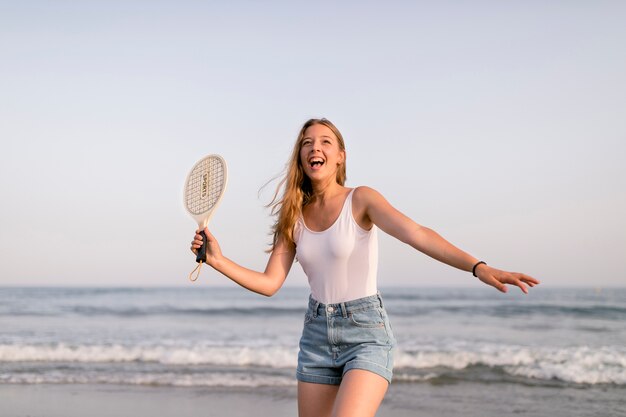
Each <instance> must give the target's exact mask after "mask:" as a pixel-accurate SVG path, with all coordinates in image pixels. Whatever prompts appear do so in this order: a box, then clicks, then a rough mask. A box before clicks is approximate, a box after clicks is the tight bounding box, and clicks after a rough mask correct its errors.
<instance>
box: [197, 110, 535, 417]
mask: <svg viewBox="0 0 626 417" xmlns="http://www.w3.org/2000/svg"><path fill="white" fill-rule="evenodd" d="M345 180H346V149H345V145H344V141H343V137H342V136H341V133H340V132H339V130H337V128H336V127H335V126H334V125H333V124H332V123H331V122H330V121H328V120H326V119H311V120H308V121H307V122H306V123H305V124H304V125H303V126H302V129H301V130H300V133H299V134H298V139H297V141H296V143H295V146H294V149H293V154H292V156H291V159H290V161H289V165H288V169H287V173H286V175H285V177H284V178H283V180H282V181H281V182H280V184H279V185H278V188H277V191H276V194H275V196H274V200H273V201H272V203H271V205H272V207H273V210H272V214H274V215H276V217H277V220H276V222H275V224H274V228H273V232H274V239H273V245H272V247H271V250H270V256H269V260H268V262H267V266H266V268H265V271H263V272H257V271H253V270H250V269H247V268H244V267H242V266H240V265H238V264H237V263H235V262H234V261H232V260H230V259H229V258H227V257H225V256H224V255H223V254H222V252H221V250H220V247H219V244H218V242H217V240H216V239H215V237H214V236H213V235H212V234H211V233H210V232H209V231H208V230H205V233H206V235H207V263H208V264H209V265H210V266H212V267H213V268H215V269H216V270H217V271H219V272H221V273H222V274H224V275H226V276H227V277H228V278H230V279H231V280H233V281H234V282H236V283H237V284H239V285H241V286H243V287H244V288H247V289H248V290H250V291H254V292H256V293H259V294H263V295H266V296H271V295H273V294H275V293H276V292H277V291H278V290H279V289H280V287H281V286H282V285H283V283H284V281H285V278H286V277H287V274H288V273H289V270H290V268H291V265H292V264H293V261H294V258H295V257H296V256H297V257H298V261H299V262H300V264H301V265H302V268H303V269H304V272H305V274H306V275H307V278H308V280H309V284H310V287H311V296H310V298H309V306H308V309H307V312H306V315H305V319H304V329H303V332H302V337H301V339H300V352H299V354H298V368H297V372H296V375H297V379H298V415H299V416H300V417H320V416H334V417H339V416H341V417H346V416H358V417H365V416H374V415H375V414H376V411H377V410H378V407H379V406H380V403H381V401H382V400H383V397H384V395H385V393H386V391H387V388H388V386H389V383H390V382H391V378H392V369H393V352H394V347H395V343H396V342H395V338H394V336H393V333H392V329H391V326H390V325H389V320H388V318H387V313H386V311H385V307H384V304H383V301H382V297H381V296H380V294H379V292H378V290H377V263H378V243H377V230H378V229H381V230H382V231H383V232H385V233H387V234H389V235H391V236H393V237H395V238H397V239H399V240H401V241H402V242H405V243H407V244H409V245H411V246H412V247H414V248H415V249H417V250H419V251H420V252H423V253H425V254H426V255H429V256H431V257H432V258H434V259H436V260H438V261H441V262H444V263H446V264H448V265H451V266H453V267H455V268H458V269H461V270H463V271H468V272H472V273H474V275H476V276H477V277H478V278H479V279H480V280H481V281H483V282H484V283H485V284H487V285H491V286H493V287H495V288H497V289H498V290H500V291H502V292H506V291H507V287H506V286H505V284H510V285H515V286H518V287H519V288H520V289H521V290H522V291H523V292H524V293H527V292H528V287H533V286H535V285H537V284H538V283H539V281H537V280H536V279H534V278H532V277H530V276H527V275H524V274H521V273H510V272H506V271H502V270H499V269H495V268H493V267H491V266H489V265H487V264H486V263H484V262H482V261H479V260H478V259H476V258H474V257H473V256H471V255H469V254H467V253H465V252H463V251H462V250H460V249H458V248H456V247H455V246H453V245H452V244H450V243H449V242H447V241H446V240H445V239H443V238H442V237H441V236H440V235H438V234H437V233H436V232H434V231H433V230H431V229H428V228H426V227H424V226H420V225H419V224H417V223H415V222H414V221H413V220H411V219H410V218H408V217H406V216H405V215H404V214H402V213H400V212H399V211H398V210H396V209H395V208H394V207H392V206H391V205H390V204H389V203H388V202H387V201H386V200H385V198H383V196H382V195H381V194H380V193H378V192H377V191H376V190H374V189H372V188H368V187H357V188H348V187H345V186H344V183H345ZM281 190H282V192H281ZM197 233H198V232H196V235H195V237H194V240H193V242H192V245H191V250H192V251H193V252H194V253H196V252H197V250H198V248H199V247H200V246H201V245H202V238H201V236H200V235H198V234H197Z"/></svg>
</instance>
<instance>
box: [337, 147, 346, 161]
mask: <svg viewBox="0 0 626 417" xmlns="http://www.w3.org/2000/svg"><path fill="white" fill-rule="evenodd" d="M339 155H340V157H339V162H337V165H341V164H343V163H344V162H346V151H345V150H343V151H340V152H339Z"/></svg>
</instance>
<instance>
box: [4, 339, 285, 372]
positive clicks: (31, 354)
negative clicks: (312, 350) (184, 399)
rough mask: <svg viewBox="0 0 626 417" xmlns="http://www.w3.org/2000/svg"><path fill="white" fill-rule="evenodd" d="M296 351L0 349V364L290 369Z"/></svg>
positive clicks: (60, 346) (91, 347)
mask: <svg viewBox="0 0 626 417" xmlns="http://www.w3.org/2000/svg"><path fill="white" fill-rule="evenodd" d="M296 358H297V349H294V348H291V347H280V346H278V347H264V348H262V349H258V348H256V349H255V348H253V347H249V346H241V347H235V346H205V345H196V346H189V347H187V346H178V347H177V346H160V345H157V346H123V345H119V344H114V345H76V346H73V345H68V344H64V343H58V344H54V345H22V344H15V345H0V363H1V362H78V363H101V362H113V363H116V362H155V363H160V364H165V365H217V366H265V367H272V368H286V367H293V366H295V364H296Z"/></svg>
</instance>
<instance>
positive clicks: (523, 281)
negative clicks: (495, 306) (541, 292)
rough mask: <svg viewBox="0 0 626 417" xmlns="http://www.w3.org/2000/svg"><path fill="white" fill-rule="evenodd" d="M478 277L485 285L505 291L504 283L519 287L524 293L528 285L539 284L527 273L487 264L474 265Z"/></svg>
mask: <svg viewBox="0 0 626 417" xmlns="http://www.w3.org/2000/svg"><path fill="white" fill-rule="evenodd" d="M476 275H477V276H478V279H480V280H481V281H482V282H484V283H485V284H487V285H491V286H492V287H495V288H496V289H497V290H499V291H502V292H507V290H508V288H507V287H506V286H505V285H504V284H509V285H515V286H517V287H520V289H521V290H522V292H523V293H524V294H528V288H527V286H528V287H534V286H535V285H539V281H538V280H536V279H535V278H533V277H530V276H528V275H524V274H522V273H519V272H507V271H501V270H499V269H496V268H492V267H490V266H489V265H485V264H480V265H478V267H476Z"/></svg>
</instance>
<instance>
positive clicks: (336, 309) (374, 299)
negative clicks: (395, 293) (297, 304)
mask: <svg viewBox="0 0 626 417" xmlns="http://www.w3.org/2000/svg"><path fill="white" fill-rule="evenodd" d="M376 307H380V308H385V307H384V305H383V299H382V297H381V295H380V292H377V293H376V294H374V295H370V296H368V297H363V298H357V299H356V300H350V301H345V302H343V303H334V304H324V303H320V302H319V301H317V300H316V299H314V298H313V296H309V312H310V313H311V314H312V315H313V316H314V317H317V316H318V315H320V316H344V317H348V314H349V313H354V312H357V311H361V310H368V309H370V308H376Z"/></svg>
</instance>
